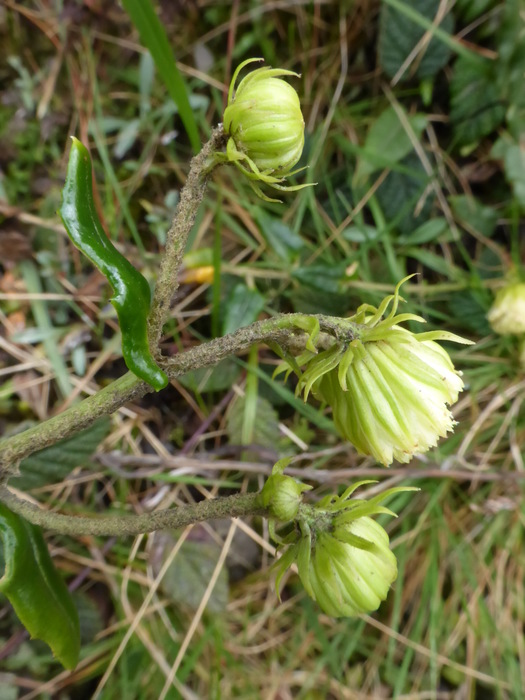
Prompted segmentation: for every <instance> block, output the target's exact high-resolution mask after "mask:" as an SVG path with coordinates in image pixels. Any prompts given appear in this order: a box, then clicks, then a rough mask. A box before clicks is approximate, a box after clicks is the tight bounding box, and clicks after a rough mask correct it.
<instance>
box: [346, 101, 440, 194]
mask: <svg viewBox="0 0 525 700" xmlns="http://www.w3.org/2000/svg"><path fill="white" fill-rule="evenodd" d="M398 109H399V111H400V114H398V112H397V111H396V110H395V109H394V108H393V107H387V108H386V109H385V111H384V112H382V113H381V114H380V115H379V117H378V118H377V119H376V121H374V122H373V123H372V126H371V127H370V129H369V130H368V134H367V136H366V140H365V143H364V144H363V150H362V151H361V153H360V155H359V158H358V161H357V167H356V171H355V177H354V186H356V187H359V186H361V185H363V184H364V183H365V182H366V180H367V178H368V176H369V175H371V174H372V173H374V172H376V170H379V169H382V168H389V167H391V166H392V165H395V164H396V163H399V161H400V160H402V159H403V158H404V157H405V156H407V155H408V154H409V153H410V152H411V151H412V150H413V149H414V146H413V143H412V140H411V138H410V135H409V133H407V128H406V126H405V125H404V124H403V122H402V121H401V119H400V116H401V118H403V117H404V119H405V120H406V122H407V123H408V124H409V125H410V127H411V129H412V131H413V132H414V135H415V136H416V138H418V139H419V137H420V135H421V132H422V131H423V129H424V128H425V126H426V124H427V118H426V116H425V115H424V114H410V115H409V114H407V113H406V111H405V110H404V109H403V107H401V105H399V107H398Z"/></svg>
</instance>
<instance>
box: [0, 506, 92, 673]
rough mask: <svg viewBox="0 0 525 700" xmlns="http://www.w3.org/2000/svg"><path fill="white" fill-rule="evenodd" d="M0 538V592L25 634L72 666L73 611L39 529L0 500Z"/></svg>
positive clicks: (76, 638)
mask: <svg viewBox="0 0 525 700" xmlns="http://www.w3.org/2000/svg"><path fill="white" fill-rule="evenodd" d="M0 537H1V539H2V542H3V549H4V560H5V571H4V575H3V576H2V578H0V593H3V594H4V595H5V596H6V597H7V598H8V599H9V602H10V603H11V605H12V606H13V609H14V611H15V612H16V614H17V616H18V617H19V618H20V621H21V622H22V624H23V625H24V626H25V627H26V628H27V630H28V632H29V634H30V635H31V636H32V637H35V638H36V639H41V640H42V641H44V642H45V643H46V644H48V645H49V646H50V647H51V650H52V652H53V654H54V655H55V656H56V658H57V659H58V660H59V661H60V663H61V664H62V665H63V666H64V667H65V668H68V669H73V668H75V666H76V665H77V662H78V655H79V652H80V632H79V623H78V614H77V611H76V608H75V605H74V603H73V599H72V597H71V594H70V592H69V591H68V589H67V586H66V584H65V583H64V581H63V580H62V578H61V576H60V575H59V573H58V571H57V570H56V569H55V567H54V565H53V562H52V560H51V557H50V556H49V552H48V550H47V546H46V543H45V542H44V538H43V536H42V531H41V530H40V528H37V527H34V526H33V525H31V524H30V523H28V522H27V520H24V519H23V518H21V517H19V516H18V515H15V513H12V512H11V511H10V510H9V509H8V508H6V506H5V505H3V504H0Z"/></svg>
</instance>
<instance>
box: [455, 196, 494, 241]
mask: <svg viewBox="0 0 525 700" xmlns="http://www.w3.org/2000/svg"><path fill="white" fill-rule="evenodd" d="M448 201H449V204H450V206H451V208H452V212H453V214H454V216H455V217H456V219H458V221H459V222H460V223H461V222H465V223H467V224H468V226H469V228H470V229H472V230H474V231H477V232H478V233H481V235H483V236H487V238H490V236H492V234H493V233H494V230H495V229H496V224H497V223H498V218H499V214H498V212H497V211H496V209H494V208H493V207H489V206H485V205H484V204H482V203H481V202H480V200H479V199H476V198H475V197H472V196H470V195H466V194H458V195H452V196H450V197H449V198H448Z"/></svg>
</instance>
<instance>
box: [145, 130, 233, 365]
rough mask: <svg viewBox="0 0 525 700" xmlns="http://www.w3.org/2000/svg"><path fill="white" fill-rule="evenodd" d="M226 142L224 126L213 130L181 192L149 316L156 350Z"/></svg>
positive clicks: (150, 332) (153, 344) (151, 338)
mask: <svg viewBox="0 0 525 700" xmlns="http://www.w3.org/2000/svg"><path fill="white" fill-rule="evenodd" d="M225 143H226V135H225V133H224V130H223V128H222V125H221V126H217V127H216V128H215V129H214V130H213V131H212V135H211V138H210V140H209V141H208V143H206V144H205V145H204V146H203V148H202V150H201V152H200V153H199V154H198V155H196V156H195V158H193V160H192V161H191V164H190V171H189V173H188V177H187V180H186V184H185V185H184V187H183V188H182V191H181V193H180V200H179V203H178V205H177V208H176V210H175V215H174V217H173V221H172V224H171V226H170V228H169V231H168V233H167V237H166V248H165V250H164V254H163V256H162V261H161V265H160V271H159V276H158V278H157V283H156V285H155V292H154V295H153V302H152V306H151V312H150V316H149V342H150V347H151V351H152V352H153V353H157V354H158V353H159V342H160V337H161V334H162V326H163V325H164V323H165V321H166V319H167V316H168V314H169V307H170V301H171V299H172V298H173V295H174V294H175V292H176V291H177V287H178V279H177V278H178V273H179V269H180V266H181V264H182V257H183V255H184V251H185V250H186V243H187V241H188V236H189V234H190V231H191V227H192V226H193V223H194V221H195V217H196V215H197V211H198V209H199V205H200V203H201V202H202V198H203V197H204V192H205V190H206V184H207V182H208V178H209V176H210V175H211V172H212V170H213V168H210V167H209V163H210V157H211V156H212V154H213V153H214V152H215V151H219V150H220V149H221V148H222V147H223V146H224V145H225Z"/></svg>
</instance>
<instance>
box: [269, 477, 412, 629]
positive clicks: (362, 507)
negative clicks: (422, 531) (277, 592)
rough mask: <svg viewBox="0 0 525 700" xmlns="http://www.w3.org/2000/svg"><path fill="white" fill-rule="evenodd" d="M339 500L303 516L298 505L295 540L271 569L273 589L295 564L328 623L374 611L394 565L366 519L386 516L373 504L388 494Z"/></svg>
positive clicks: (384, 540) (382, 536)
mask: <svg viewBox="0 0 525 700" xmlns="http://www.w3.org/2000/svg"><path fill="white" fill-rule="evenodd" d="M363 483H368V482H360V483H358V484H355V485H353V486H352V487H350V488H349V489H347V491H346V492H345V493H344V494H343V495H342V496H341V497H339V498H338V497H335V498H334V497H329V498H327V499H323V500H322V501H320V502H319V503H318V504H317V505H316V506H315V507H313V508H310V510H309V511H307V510H306V507H305V506H304V505H303V506H302V510H301V516H300V517H299V534H298V536H297V537H296V539H295V541H294V542H293V544H291V545H289V546H288V549H286V550H285V551H284V554H283V556H282V557H281V558H280V559H279V560H278V561H277V563H276V564H275V568H276V569H277V571H278V575H277V581H276V583H277V588H278V587H279V583H280V580H281V578H282V576H283V574H284V572H285V571H286V569H287V568H288V567H289V566H290V565H291V564H292V563H296V564H297V570H298V573H299V578H300V579H301V583H302V584H303V586H304V588H305V590H306V592H307V593H308V595H309V596H310V597H311V598H313V599H314V600H316V601H317V602H318V603H319V605H320V607H321V608H322V609H323V610H324V612H325V613H327V614H328V615H331V616H332V617H352V616H354V615H358V614H360V613H368V612H372V611H373V610H377V608H378V607H379V605H380V604H381V601H383V600H385V598H386V597H387V595H388V591H389V589H390V586H391V585H392V583H393V582H394V581H395V580H396V577H397V562H396V558H395V556H394V554H393V553H392V551H391V550H390V546H389V539H388V535H387V533H386V531H385V530H384V529H383V528H382V527H381V526H380V525H379V524H378V523H377V522H375V521H374V520H372V518H371V517H370V516H371V515H374V514H377V513H389V514H391V515H394V513H392V512H391V511H389V510H388V509H387V508H384V507H383V506H381V505H379V503H380V502H381V501H382V500H383V499H384V498H386V497H387V496H388V495H390V494H392V493H394V492H396V491H404V490H413V489H410V488H402V487H401V488H396V489H390V490H389V491H386V492H385V493H383V494H381V495H379V496H376V497H375V498H372V499H370V500H368V501H366V500H361V499H359V500H358V499H352V500H349V496H350V495H351V494H352V493H353V491H354V490H355V489H356V488H358V487H359V486H360V485H361V484H363Z"/></svg>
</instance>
